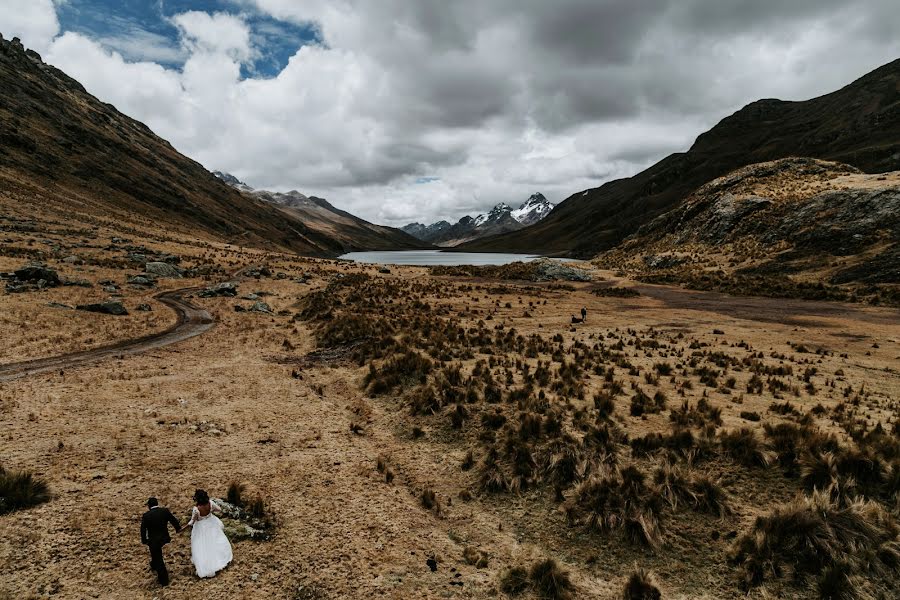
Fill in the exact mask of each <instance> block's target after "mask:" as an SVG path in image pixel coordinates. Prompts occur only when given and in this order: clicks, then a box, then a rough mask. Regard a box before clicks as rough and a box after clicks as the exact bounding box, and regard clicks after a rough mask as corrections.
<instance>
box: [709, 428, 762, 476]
mask: <svg viewBox="0 0 900 600" xmlns="http://www.w3.org/2000/svg"><path fill="white" fill-rule="evenodd" d="M719 443H720V444H721V446H722V450H723V451H724V452H725V454H727V455H728V456H730V457H731V458H732V459H734V460H735V461H737V462H739V463H741V464H743V465H746V466H748V467H768V466H769V464H770V463H771V462H772V456H771V454H770V453H769V452H768V451H767V450H766V449H765V448H764V447H763V444H762V442H760V440H759V438H758V437H757V436H756V434H755V433H754V432H753V430H752V429H747V428H746V427H742V428H741V429H736V430H732V431H727V432H722V433H720V434H719Z"/></svg>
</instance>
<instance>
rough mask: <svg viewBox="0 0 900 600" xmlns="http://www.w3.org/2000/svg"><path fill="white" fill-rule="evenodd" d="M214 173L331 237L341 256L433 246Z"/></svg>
mask: <svg viewBox="0 0 900 600" xmlns="http://www.w3.org/2000/svg"><path fill="white" fill-rule="evenodd" d="M213 174H214V175H215V176H216V177H218V178H219V179H221V180H222V181H224V182H226V183H227V184H228V185H230V186H232V187H233V188H235V189H237V190H239V191H240V192H241V193H242V194H244V195H245V196H248V197H250V198H253V199H257V200H262V201H264V202H267V203H269V204H271V205H273V206H275V207H277V209H278V210H280V211H282V212H283V213H284V214H285V215H287V216H288V217H290V218H292V219H298V220H300V221H301V222H302V223H303V224H304V225H305V226H306V227H308V228H310V229H311V230H313V231H316V232H318V233H319V234H321V235H325V236H328V237H329V238H330V239H331V240H334V241H335V242H337V243H338V244H339V245H340V253H341V254H343V253H345V252H354V251H358V250H413V249H417V248H427V247H430V244H428V243H424V242H422V241H421V240H419V239H417V238H415V237H413V236H411V235H409V234H407V233H405V232H403V231H401V230H399V229H395V228H393V227H385V226H382V225H374V224H372V223H369V222H368V221H365V220H363V219H360V218H359V217H356V216H354V215H352V214H350V213H348V212H346V211H344V210H341V209H339V208H335V207H334V206H332V205H331V204H330V203H329V202H328V201H327V200H325V199H324V198H317V197H315V196H306V195H304V194H301V193H300V192H298V191H296V190H292V191H290V192H285V193H282V192H270V191H266V190H255V189H253V188H252V187H250V186H249V185H247V184H246V183H244V182H243V181H241V180H240V179H238V178H237V177H235V176H234V175H231V174H229V173H222V172H221V171H214V172H213Z"/></svg>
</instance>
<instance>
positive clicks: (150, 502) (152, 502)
mask: <svg viewBox="0 0 900 600" xmlns="http://www.w3.org/2000/svg"><path fill="white" fill-rule="evenodd" d="M154 506H159V500H157V499H156V498H155V497H153V496H150V497H149V498H147V508H153V507H154Z"/></svg>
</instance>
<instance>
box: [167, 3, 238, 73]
mask: <svg viewBox="0 0 900 600" xmlns="http://www.w3.org/2000/svg"><path fill="white" fill-rule="evenodd" d="M171 21H172V23H173V24H174V25H175V26H176V27H178V29H179V31H180V32H181V39H182V43H183V44H184V46H185V47H186V49H187V50H188V51H189V52H190V53H192V54H200V53H204V54H226V55H228V56H229V57H230V58H232V59H234V60H235V61H238V62H241V63H245V62H248V61H249V60H250V59H251V58H253V57H254V56H255V54H256V53H255V52H254V50H253V49H252V48H251V46H250V28H249V27H247V24H246V23H245V22H244V21H243V19H241V18H240V17H236V16H234V15H229V14H226V13H214V14H209V13H205V12H200V11H196V10H192V11H189V12H185V13H180V14H177V15H175V16H174V17H172V19H171Z"/></svg>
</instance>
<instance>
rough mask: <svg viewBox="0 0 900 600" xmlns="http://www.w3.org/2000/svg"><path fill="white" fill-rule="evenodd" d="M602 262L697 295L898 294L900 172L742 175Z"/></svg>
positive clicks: (824, 168) (807, 164)
mask: <svg viewBox="0 0 900 600" xmlns="http://www.w3.org/2000/svg"><path fill="white" fill-rule="evenodd" d="M596 260H597V262H598V263H599V264H601V265H602V266H604V267H606V268H609V269H615V270H623V271H627V272H628V273H629V274H630V275H636V276H638V277H641V278H643V279H645V280H649V281H660V282H677V283H687V284H689V285H691V286H692V287H708V286H714V287H718V286H721V285H722V284H723V282H725V283H727V284H728V285H732V286H733V285H737V284H740V283H741V282H743V283H744V284H745V287H747V288H750V287H755V288H760V287H765V286H766V285H773V284H774V285H777V286H780V287H781V288H784V289H787V288H785V286H788V285H790V286H794V287H796V286H797V285H804V284H805V285H814V286H816V287H815V288H814V290H815V291H816V293H824V292H823V291H822V288H821V287H819V286H820V285H821V284H827V285H831V286H845V287H847V286H846V284H853V285H850V286H849V287H850V288H852V289H853V290H855V292H854V293H857V294H859V293H866V294H870V293H873V290H874V286H882V285H883V284H887V286H888V288H890V286H893V285H896V284H900V268H898V265H900V171H897V172H890V173H885V174H865V173H863V172H862V171H860V170H859V169H856V168H855V167H851V166H849V165H845V164H841V163H837V162H826V161H821V160H816V159H810V158H787V159H781V160H777V161H771V162H766V163H760V164H754V165H750V166H747V167H743V168H741V169H738V170H737V171H734V172H732V173H729V174H728V175H726V176H724V177H721V178H718V179H715V180H713V181H711V182H710V183H707V184H706V185H703V186H701V187H700V188H699V189H698V190H696V191H695V192H694V193H693V194H691V195H689V196H688V198H686V199H685V201H684V202H682V203H681V204H679V205H678V206H677V207H676V208H674V209H673V210H671V211H669V212H667V213H664V214H663V215H660V216H659V217H657V218H655V219H653V220H652V221H650V222H649V223H647V224H646V225H644V226H642V227H641V228H640V229H638V231H637V232H636V233H635V234H634V235H632V236H630V237H628V238H627V239H626V240H625V241H624V242H622V243H621V244H620V245H619V246H618V247H616V248H614V249H613V250H610V251H608V252H605V253H603V254H601V255H600V256H599V257H598V258H597V259H596ZM888 288H885V289H884V290H881V291H883V292H888V291H889V289H888ZM894 290H895V292H894V293H896V292H900V289H898V288H894ZM756 291H757V293H758V292H759V291H760V290H756ZM897 299H898V300H900V294H898V298H897Z"/></svg>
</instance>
